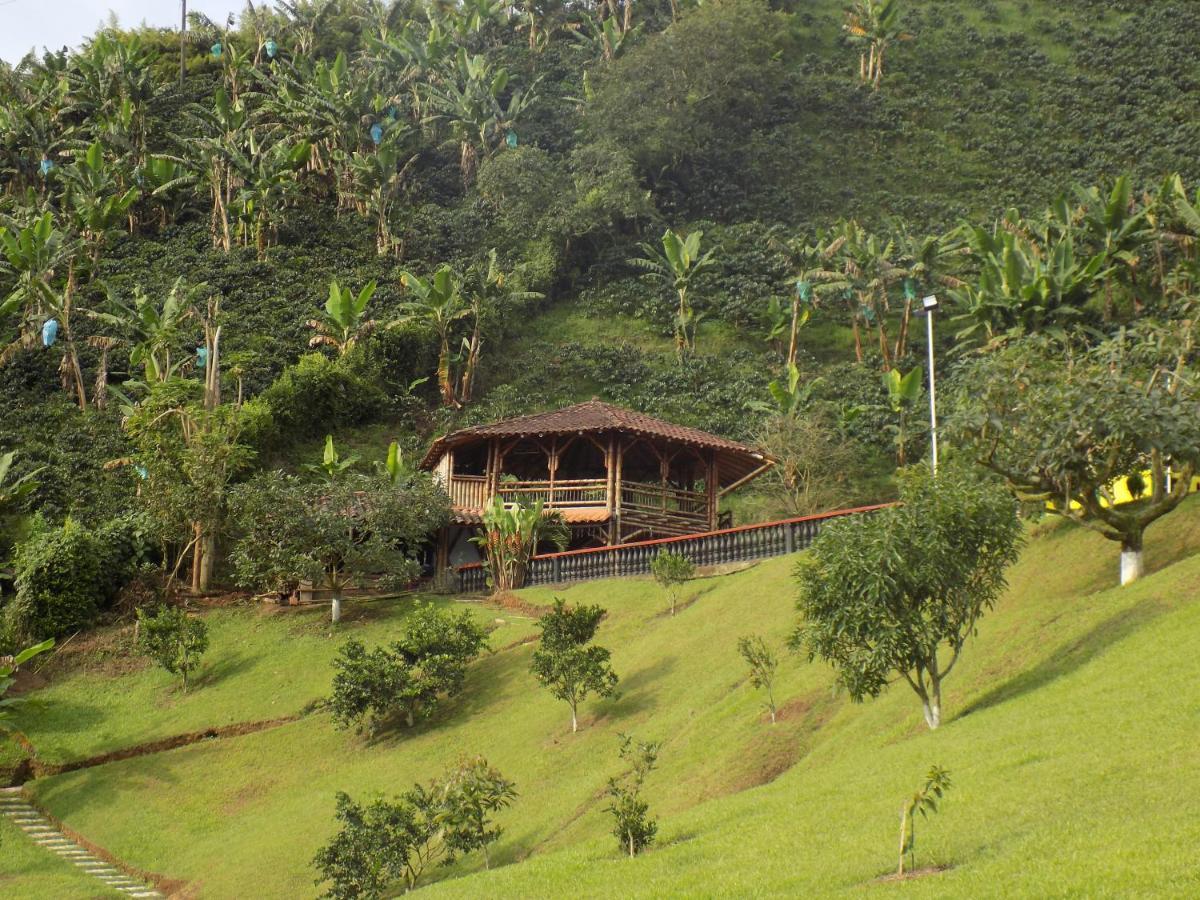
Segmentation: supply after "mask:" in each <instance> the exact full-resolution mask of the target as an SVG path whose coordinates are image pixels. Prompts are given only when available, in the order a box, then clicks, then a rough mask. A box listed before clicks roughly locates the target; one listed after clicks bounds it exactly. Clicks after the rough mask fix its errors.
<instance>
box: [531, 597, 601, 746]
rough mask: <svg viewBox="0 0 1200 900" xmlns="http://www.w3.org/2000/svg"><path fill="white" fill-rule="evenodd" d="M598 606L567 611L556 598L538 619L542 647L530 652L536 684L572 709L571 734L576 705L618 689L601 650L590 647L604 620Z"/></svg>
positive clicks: (575, 725)
mask: <svg viewBox="0 0 1200 900" xmlns="http://www.w3.org/2000/svg"><path fill="white" fill-rule="evenodd" d="M604 613H605V611H604V609H603V607H600V606H576V607H574V608H569V607H568V606H567V605H566V603H565V602H564V601H563V600H561V599H557V598H556V599H555V601H554V609H553V610H551V611H550V612H548V613H547V614H546V615H544V616H542V618H541V619H539V620H538V627H539V628H540V629H541V630H542V640H541V645H540V646H539V647H538V648H537V649H536V650H534V651H533V662H532V665H531V667H530V668H531V670H532V671H533V674H534V675H535V676H537V679H538V681H540V682H541V683H542V684H543V685H545V686H546V687H547V688H549V689H550V693H551V694H553V695H554V696H555V697H557V698H558V699H559V700H565V701H566V702H567V703H568V704H569V705H570V707H571V733H572V734H574V733H575V732H577V731H578V730H579V716H578V710H579V704H580V702H582V701H583V700H585V699H587V696H588V694H591V693H595V694H597V695H598V696H601V697H610V696H612V694H613V692H614V691H615V690H616V688H617V673H616V672H614V671H613V670H612V666H610V665H609V662H608V660H609V657H610V656H611V654H610V653H609V652H608V650H607V649H606V648H604V647H594V646H592V647H589V646H588V644H589V643H590V642H591V640H592V638H594V637H595V636H596V629H597V628H598V627H599V625H600V620H601V619H602V618H604Z"/></svg>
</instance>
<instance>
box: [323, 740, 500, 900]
mask: <svg viewBox="0 0 1200 900" xmlns="http://www.w3.org/2000/svg"><path fill="white" fill-rule="evenodd" d="M515 797H516V791H515V789H514V787H513V784H512V782H511V781H508V780H507V779H506V778H504V776H503V775H501V774H500V773H499V772H498V771H497V770H496V769H494V768H492V767H491V766H489V765H488V763H487V761H486V760H485V759H483V757H476V758H475V759H472V760H464V761H463V762H461V763H459V765H458V766H456V767H455V768H454V769H452V770H451V771H450V772H448V773H446V775H444V776H443V777H442V778H440V779H435V780H433V781H431V782H430V783H429V785H428V786H425V785H420V784H415V785H413V787H412V788H411V789H410V790H408V791H405V792H404V793H403V794H401V795H400V796H399V797H396V798H395V799H394V800H391V801H388V800H385V799H383V798H382V797H381V798H378V799H376V800H374V801H373V802H371V803H370V804H369V805H366V806H363V805H360V804H358V803H355V802H354V801H353V800H351V799H350V797H348V796H347V795H346V794H344V793H339V794H338V795H337V818H338V821H340V822H341V823H342V829H341V831H340V832H339V833H338V834H337V835H336V836H335V837H334V838H333V840H332V841H330V842H329V843H328V844H327V845H326V846H324V847H322V848H321V849H320V850H319V851H318V852H317V855H316V856H315V857H314V858H313V865H314V866H316V868H317V869H318V871H319V872H320V873H321V877H320V879H318V882H317V883H318V884H320V883H322V882H325V881H328V882H331V884H330V887H329V889H328V891H326V893H325V894H324V896H326V897H333V898H337V900H342V898H345V900H350V898H356V900H357V898H377V897H382V896H385V895H388V896H390V895H391V893H392V889H393V887H394V885H395V884H396V883H398V882H400V881H403V882H404V884H405V885H406V886H407V887H408V890H410V891H411V890H413V889H414V888H415V887H416V886H417V882H418V881H419V880H420V878H421V875H422V874H423V873H424V872H425V870H426V869H427V868H428V867H429V866H431V865H433V864H434V863H436V862H439V861H442V862H445V863H450V862H452V861H453V860H454V858H455V856H456V855H457V854H460V853H469V852H471V851H472V850H475V849H482V850H484V863H485V865H486V864H487V850H486V847H487V845H488V844H490V843H492V842H493V841H495V840H496V839H497V838H498V837H499V836H500V829H499V828H496V827H494V826H492V825H491V824H490V822H489V820H488V816H489V814H491V813H493V812H495V811H497V810H499V809H503V808H505V807H507V806H508V805H509V804H510V803H511V802H512V800H513V798H515Z"/></svg>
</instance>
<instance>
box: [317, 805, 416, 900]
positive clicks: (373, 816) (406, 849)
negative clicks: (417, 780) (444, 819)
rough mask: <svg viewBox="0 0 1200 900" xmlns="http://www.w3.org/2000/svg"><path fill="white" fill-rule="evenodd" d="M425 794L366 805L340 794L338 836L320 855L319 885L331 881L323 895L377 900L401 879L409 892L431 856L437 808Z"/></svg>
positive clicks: (351, 899) (335, 899)
mask: <svg viewBox="0 0 1200 900" xmlns="http://www.w3.org/2000/svg"><path fill="white" fill-rule="evenodd" d="M431 799H432V798H431V796H430V795H429V794H428V793H427V792H425V791H419V792H418V791H417V790H414V791H409V792H407V793H405V794H403V795H402V796H400V797H398V798H396V800H394V801H387V800H384V799H383V798H382V797H380V798H378V799H376V800H374V801H372V802H371V803H369V804H367V805H361V804H358V803H355V802H354V801H353V800H351V799H350V797H349V796H348V795H346V794H344V793H341V792H339V793H338V795H337V819H338V821H339V822H341V823H342V829H341V831H340V832H338V834H337V835H336V836H335V837H334V838H333V840H332V841H330V842H329V843H328V844H326V845H325V846H324V847H322V848H321V849H320V850H318V851H317V854H316V856H315V857H313V865H314V866H315V867H316V868H317V870H318V871H319V872H320V873H321V877H320V878H319V879H318V880H317V883H318V884H320V883H322V882H325V881H328V882H331V884H330V886H329V889H328V890H327V891H326V892H325V894H324V895H323V896H325V897H331V898H334V900H363V898H366V900H374V898H379V897H383V896H384V894H385V892H387V891H388V889H389V888H390V887H391V886H392V885H394V884H395V883H397V882H399V881H401V880H403V881H404V882H406V883H407V884H408V885H409V887H410V888H411V887H412V886H413V885H415V884H416V880H417V879H418V878H419V877H420V875H421V872H422V871H423V870H424V868H425V865H426V863H427V861H428V860H429V859H430V857H431V856H432V855H433V847H432V846H431V845H432V844H433V842H434V838H435V835H436V834H437V826H436V824H435V820H436V810H435V809H434V808H433V804H432V803H431V802H430V800H431Z"/></svg>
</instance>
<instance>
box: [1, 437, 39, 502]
mask: <svg viewBox="0 0 1200 900" xmlns="http://www.w3.org/2000/svg"><path fill="white" fill-rule="evenodd" d="M16 458H17V451H16V450H10V451H9V452H8V453H4V454H0V513H4V512H7V511H8V510H9V509H11V508H12V506H13V505H14V504H16V503H17V501H19V500H21V499H22V498H24V497H26V496H28V495H29V494H30V493H32V492H33V491H34V490H36V489H37V485H38V483H37V476H38V474H39V473H40V472H41V471H42V469H41V468H38V469H34V470H33V471H32V472H26V473H25V474H24V475H21V476H19V477H17V476H14V475H13V474H12V465H13V461H14V460H15V459H16Z"/></svg>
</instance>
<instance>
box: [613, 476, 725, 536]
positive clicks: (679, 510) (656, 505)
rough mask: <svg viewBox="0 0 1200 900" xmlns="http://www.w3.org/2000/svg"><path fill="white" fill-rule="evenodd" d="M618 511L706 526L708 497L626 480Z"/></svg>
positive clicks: (702, 494) (659, 485)
mask: <svg viewBox="0 0 1200 900" xmlns="http://www.w3.org/2000/svg"><path fill="white" fill-rule="evenodd" d="M621 511H622V512H623V513H624V512H632V513H651V514H653V515H655V516H656V517H661V518H663V519H674V520H679V522H681V523H687V524H699V525H708V495H707V494H705V493H703V492H701V491H685V490H683V489H681V488H671V487H663V486H662V485H661V484H644V483H642V482H638V481H626V482H623V483H622V484H621Z"/></svg>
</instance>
